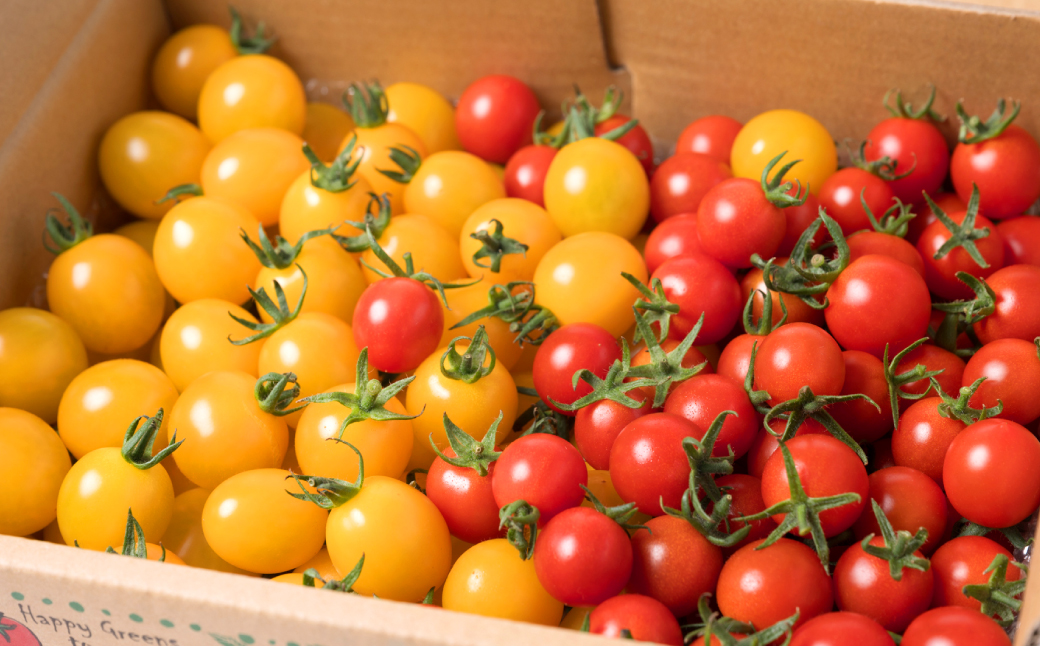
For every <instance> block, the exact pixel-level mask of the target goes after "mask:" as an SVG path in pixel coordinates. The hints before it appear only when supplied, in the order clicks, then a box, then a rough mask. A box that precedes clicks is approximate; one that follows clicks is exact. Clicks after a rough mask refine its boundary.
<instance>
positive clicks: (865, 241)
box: [848, 231, 924, 278]
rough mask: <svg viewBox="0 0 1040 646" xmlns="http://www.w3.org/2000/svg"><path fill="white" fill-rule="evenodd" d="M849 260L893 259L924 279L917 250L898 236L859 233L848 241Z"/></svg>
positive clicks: (922, 266) (874, 232) (876, 232)
mask: <svg viewBox="0 0 1040 646" xmlns="http://www.w3.org/2000/svg"><path fill="white" fill-rule="evenodd" d="M848 243H849V260H850V262H855V261H857V260H859V259H860V258H862V257H863V256H866V255H869V254H877V255H882V256H888V257H889V258H894V259H896V260H898V261H899V262H902V263H904V264H906V265H909V266H910V267H911V268H912V269H913V270H914V271H916V272H917V273H918V274H920V276H921V278H924V261H923V260H921V254H920V253H918V252H917V248H916V247H914V245H912V244H910V243H909V242H907V241H906V240H904V239H903V238H900V237H899V236H894V235H889V234H887V233H880V232H878V231H860V232H859V233H857V234H856V235H854V236H852V237H850V238H849V239H848Z"/></svg>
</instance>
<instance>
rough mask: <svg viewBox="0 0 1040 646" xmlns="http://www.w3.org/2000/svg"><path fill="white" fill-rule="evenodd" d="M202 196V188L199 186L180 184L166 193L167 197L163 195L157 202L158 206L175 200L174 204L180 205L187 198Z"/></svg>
mask: <svg viewBox="0 0 1040 646" xmlns="http://www.w3.org/2000/svg"><path fill="white" fill-rule="evenodd" d="M201 195H202V186H200V185H199V184H178V185H177V186H174V187H173V188H171V189H170V190H168V191H166V195H163V196H162V197H160V198H159V199H157V200H156V201H155V203H156V204H163V203H164V202H169V201H170V200H173V201H174V202H177V203H180V201H181V200H182V199H183V198H187V197H200V196H201Z"/></svg>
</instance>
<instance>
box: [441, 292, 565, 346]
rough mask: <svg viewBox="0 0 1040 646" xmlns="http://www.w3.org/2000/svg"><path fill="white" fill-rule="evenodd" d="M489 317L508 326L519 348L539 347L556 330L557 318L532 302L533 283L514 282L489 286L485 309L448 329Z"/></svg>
mask: <svg viewBox="0 0 1040 646" xmlns="http://www.w3.org/2000/svg"><path fill="white" fill-rule="evenodd" d="M492 317H494V318H498V319H501V320H503V321H505V322H506V323H508V324H509V331H510V332H514V333H516V335H517V336H516V338H515V339H514V342H516V343H519V344H520V345H523V344H524V343H530V344H531V345H540V344H541V342H542V341H544V340H545V338H546V337H547V336H549V334H551V333H552V332H553V330H555V329H556V328H557V320H556V315H555V314H553V313H552V311H551V310H549V309H547V308H545V307H542V306H541V305H537V304H536V303H535V302H534V283H530V282H524V281H515V282H511V283H507V284H505V285H492V287H491V289H489V290H488V304H487V306H486V307H482V308H481V309H479V310H477V311H475V312H473V313H472V314H470V315H469V316H466V317H465V318H463V319H462V320H461V321H459V322H458V323H456V324H455V325H453V326H451V329H452V330H454V329H455V328H460V327H465V326H467V325H469V324H470V323H474V322H476V321H479V320H481V319H485V318H492Z"/></svg>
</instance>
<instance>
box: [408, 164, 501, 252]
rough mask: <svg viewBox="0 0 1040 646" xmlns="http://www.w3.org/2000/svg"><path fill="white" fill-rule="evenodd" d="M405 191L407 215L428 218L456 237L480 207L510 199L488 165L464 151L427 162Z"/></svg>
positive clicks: (416, 173) (420, 167)
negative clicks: (493, 201)
mask: <svg viewBox="0 0 1040 646" xmlns="http://www.w3.org/2000/svg"><path fill="white" fill-rule="evenodd" d="M398 190H401V189H398ZM403 190H404V210H405V212H406V213H419V214H422V215H425V216H427V217H428V218H430V219H431V220H433V221H434V222H436V223H437V224H439V225H441V226H442V227H444V229H445V230H446V231H447V232H448V233H450V234H452V235H454V236H457V235H459V234H460V233H461V232H462V225H463V223H464V222H466V218H468V217H469V216H470V214H471V213H473V211H474V210H476V209H477V208H478V207H479V206H481V205H482V204H486V203H488V202H490V201H491V200H497V199H501V198H504V197H505V196H506V189H505V186H504V185H503V184H502V180H501V179H500V178H499V176H498V175H497V174H496V173H495V171H494V170H492V169H491V167H490V166H489V165H488V163H487V162H485V161H484V160H483V159H481V158H480V157H477V156H476V155H473V154H471V153H467V152H463V151H461V150H447V151H443V152H439V153H433V154H432V155H430V156H429V157H427V158H426V159H424V160H423V161H422V165H421V166H419V170H418V171H416V172H415V175H414V176H413V177H412V178H411V179H410V180H409V181H408V184H407V185H406V186H405V187H404V188H403Z"/></svg>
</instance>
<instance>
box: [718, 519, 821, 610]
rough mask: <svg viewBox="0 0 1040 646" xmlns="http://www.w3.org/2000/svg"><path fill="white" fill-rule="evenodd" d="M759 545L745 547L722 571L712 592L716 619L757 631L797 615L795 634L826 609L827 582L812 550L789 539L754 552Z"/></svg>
mask: <svg viewBox="0 0 1040 646" xmlns="http://www.w3.org/2000/svg"><path fill="white" fill-rule="evenodd" d="M761 544H762V541H755V542H754V543H749V544H747V545H745V546H744V547H742V548H740V549H739V550H737V552H736V553H735V554H733V556H731V557H729V560H727V561H726V563H725V565H723V566H722V573H721V574H720V575H719V585H718V589H717V591H716V595H717V599H718V602H719V610H720V611H721V612H722V614H724V615H725V616H727V617H733V618H734V619H736V620H737V621H744V622H748V623H751V624H753V625H754V626H756V627H758V626H771V625H773V624H775V623H776V622H778V621H782V620H784V619H787V618H788V617H790V616H791V615H793V614H794V612H795V610H799V612H800V614H799V617H798V622H797V623H796V624H795V627H796V628H797V627H798V626H801V625H802V624H804V623H805V622H807V621H808V620H810V619H812V618H813V617H815V616H817V615H821V614H823V613H825V612H828V611H829V610H830V609H831V607H832V606H833V605H834V597H833V595H832V592H831V580H830V577H828V576H827V572H825V571H824V569H823V565H821V564H820V559H819V557H818V556H816V552H814V551H813V550H812V548H810V547H808V546H806V545H804V544H802V543H799V542H798V541H793V540H791V539H789V538H781V539H780V540H778V541H777V542H775V543H773V544H772V545H770V546H769V547H766V548H763V549H761V550H758V549H755V548H757V547H759V546H760V545H761ZM777 590H783V591H784V593H783V594H777V593H776V591H777Z"/></svg>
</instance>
